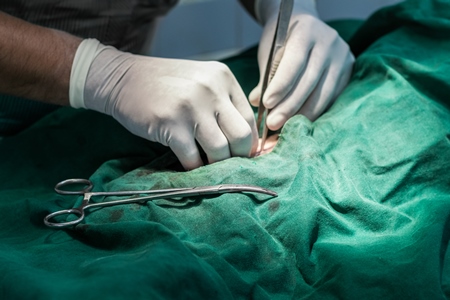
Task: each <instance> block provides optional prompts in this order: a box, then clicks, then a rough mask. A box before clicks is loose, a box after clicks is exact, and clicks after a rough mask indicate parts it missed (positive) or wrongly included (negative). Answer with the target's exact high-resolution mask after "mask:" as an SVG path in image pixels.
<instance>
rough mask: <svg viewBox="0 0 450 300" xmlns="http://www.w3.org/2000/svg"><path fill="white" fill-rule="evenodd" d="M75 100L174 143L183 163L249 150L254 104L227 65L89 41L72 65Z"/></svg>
mask: <svg viewBox="0 0 450 300" xmlns="http://www.w3.org/2000/svg"><path fill="white" fill-rule="evenodd" d="M70 102H71V106H73V107H84V108H88V109H93V110H96V111H99V112H102V113H106V114H108V115H111V116H113V117H114V118H115V119H116V120H118V121H119V122H120V123H121V124H122V125H123V126H124V127H125V128H127V129H128V130H129V131H130V132H132V133H134V134H136V135H138V136H140V137H143V138H145V139H148V140H151V141H155V142H159V143H161V144H163V145H166V146H169V147H170V148H171V149H172V151H173V152H174V153H175V155H176V156H177V157H178V159H179V160H180V162H181V163H182V165H183V166H184V168H185V169H194V168H196V167H199V166H201V165H203V163H202V160H201V158H200V154H199V149H198V148H197V145H196V141H197V142H198V144H199V145H200V146H201V148H203V150H204V151H205V152H206V154H207V157H208V161H209V163H213V162H216V161H220V160H223V159H226V158H229V157H231V156H250V155H252V154H253V152H255V150H256V147H257V143H258V141H257V138H258V136H257V130H256V124H255V120H254V115H253V112H252V109H251V107H250V105H249V103H248V101H247V99H246V97H245V94H244V92H243V91H242V89H241V87H240V86H239V84H238V82H237V80H236V78H235V77H234V76H233V74H232V73H231V71H230V70H229V69H228V67H226V66H225V65H224V64H221V63H218V62H198V61H188V60H178V59H162V58H155V57H146V56H138V55H132V54H130V53H124V52H121V51H118V50H117V49H115V48H112V47H106V46H104V45H102V44H100V43H99V42H98V41H96V40H85V41H83V42H82V44H81V45H80V47H79V48H78V50H77V53H76V56H75V59H74V63H73V66H72V74H71V84H70Z"/></svg>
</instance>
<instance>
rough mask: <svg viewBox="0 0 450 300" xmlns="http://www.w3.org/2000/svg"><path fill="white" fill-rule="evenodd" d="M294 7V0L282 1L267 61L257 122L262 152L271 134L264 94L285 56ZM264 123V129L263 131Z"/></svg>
mask: <svg viewBox="0 0 450 300" xmlns="http://www.w3.org/2000/svg"><path fill="white" fill-rule="evenodd" d="M293 7H294V0H281V3H280V10H279V12H278V21H277V27H276V29H275V36H274V38H273V42H272V46H271V48H270V52H269V58H268V60H267V65H266V70H265V73H264V78H263V83H262V88H261V99H260V102H259V106H258V118H257V121H256V125H257V128H258V132H259V133H260V135H261V151H262V150H263V149H264V144H265V143H266V139H267V134H268V132H269V129H268V127H267V120H266V119H267V115H268V114H269V110H268V109H267V108H266V107H265V106H264V104H263V102H262V99H263V96H264V93H265V92H266V89H267V86H268V85H269V82H270V81H271V80H272V78H273V76H274V75H275V72H276V71H277V69H278V65H279V63H280V60H281V57H282V56H283V52H284V47H285V44H286V39H287V35H288V29H289V21H290V19H291V14H292V9H293ZM263 122H264V123H263ZM262 123H263V127H262V129H261V124H262ZM261 130H262V132H261Z"/></svg>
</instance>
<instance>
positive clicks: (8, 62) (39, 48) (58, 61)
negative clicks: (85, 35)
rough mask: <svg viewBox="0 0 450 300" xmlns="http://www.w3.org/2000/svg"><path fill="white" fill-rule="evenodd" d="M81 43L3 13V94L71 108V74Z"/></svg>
mask: <svg viewBox="0 0 450 300" xmlns="http://www.w3.org/2000/svg"><path fill="white" fill-rule="evenodd" d="M81 41H82V39H80V38H77V37H75V36H72V35H70V34H68V33H65V32H62V31H58V30H53V29H48V28H44V27H41V26H37V25H33V24H30V23H28V22H25V21H22V20H20V19H17V18H15V17H12V16H10V15H8V14H5V13H3V12H0V93H5V94H10V95H14V96H20V97H25V98H28V99H33V100H39V101H42V102H47V103H52V104H58V105H68V104H69V83H70V71H71V68H72V62H73V58H74V55H75V52H76V50H77V47H78V45H79V44H80V43H81Z"/></svg>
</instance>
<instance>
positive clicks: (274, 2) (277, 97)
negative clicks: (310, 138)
mask: <svg viewBox="0 0 450 300" xmlns="http://www.w3.org/2000/svg"><path fill="white" fill-rule="evenodd" d="M279 5H280V1H279V0H256V1H255V14H256V17H257V19H258V20H259V22H260V23H261V24H263V26H264V30H263V34H262V37H261V41H260V46H259V50H258V62H259V69H260V74H261V78H260V81H259V84H258V86H257V87H256V88H255V89H254V90H253V91H252V92H251V93H250V96H249V100H250V102H251V103H252V105H254V106H257V105H259V101H260V97H261V85H262V81H263V75H264V72H265V68H266V63H267V58H268V55H269V51H270V47H271V44H272V41H273V36H274V33H275V27H276V23H277V18H278V10H279ZM354 60H355V59H354V56H353V55H352V53H351V52H350V49H349V47H348V45H347V43H345V41H344V40H342V39H341V38H340V37H339V35H338V34H337V32H336V31H335V30H334V29H332V28H330V27H329V26H328V25H326V24H325V23H324V22H322V21H321V20H320V19H319V17H318V15H317V11H316V8H315V1H314V0H296V1H295V2H294V9H293V12H292V16H291V20H290V25H289V32H288V39H287V42H286V47H285V50H284V53H283V56H282V58H281V61H280V62H279V66H278V69H277V71H276V73H275V75H274V77H273V78H272V80H271V82H270V83H269V85H268V87H267V89H266V92H265V94H264V99H263V103H264V106H265V107H267V108H269V109H272V111H271V112H270V113H269V115H268V116H267V125H268V127H269V129H271V130H278V129H280V128H281V127H282V126H283V125H284V123H285V122H286V121H287V120H288V119H289V118H290V117H292V116H293V115H295V114H303V115H305V116H306V117H308V118H309V119H310V120H311V121H314V120H315V119H317V118H318V117H319V116H320V115H321V114H322V113H323V112H324V111H325V110H326V109H327V108H328V107H329V106H330V105H331V104H332V103H333V102H334V100H335V99H336V97H337V96H338V95H339V94H340V93H341V92H342V90H343V89H344V87H345V86H346V85H347V83H348V81H349V79H350V75H351V72H352V67H353V63H354Z"/></svg>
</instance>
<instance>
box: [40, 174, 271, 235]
mask: <svg viewBox="0 0 450 300" xmlns="http://www.w3.org/2000/svg"><path fill="white" fill-rule="evenodd" d="M70 185H83V188H82V189H78V190H66V189H64V187H67V186H70ZM93 187H94V185H93V184H92V182H91V181H90V180H88V179H79V178H74V179H67V180H63V181H61V182H59V183H58V184H57V185H56V186H55V191H56V192H57V193H58V194H61V195H83V196H84V197H83V201H82V203H81V204H80V206H78V207H74V208H71V209H64V210H60V211H56V212H54V213H51V214H49V215H47V216H46V217H45V218H44V223H45V225H47V226H49V227H57V228H62V227H68V226H73V225H76V224H78V223H80V222H81V221H82V220H83V219H84V216H85V210H87V209H90V208H94V207H105V206H114V205H121V204H130V203H143V202H146V201H150V200H155V199H173V198H183V197H190V196H200V195H213V194H223V193H242V192H250V193H262V194H266V195H270V196H274V197H276V196H277V193H276V192H274V191H271V190H268V189H265V188H262V187H259V186H254V185H244V184H220V185H213V186H200V187H190V188H171V189H159V190H143V191H117V192H92V189H93ZM143 194H147V195H148V196H141V197H136V196H138V195H143ZM96 196H104V197H107V196H135V197H132V198H127V199H122V200H112V201H105V202H98V203H91V202H90V200H91V198H92V197H96ZM174 201H175V200H174ZM179 201H181V200H179ZM62 215H66V216H67V217H69V216H70V215H72V216H77V219H75V220H72V221H66V222H58V221H52V219H54V218H55V217H57V216H62Z"/></svg>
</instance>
